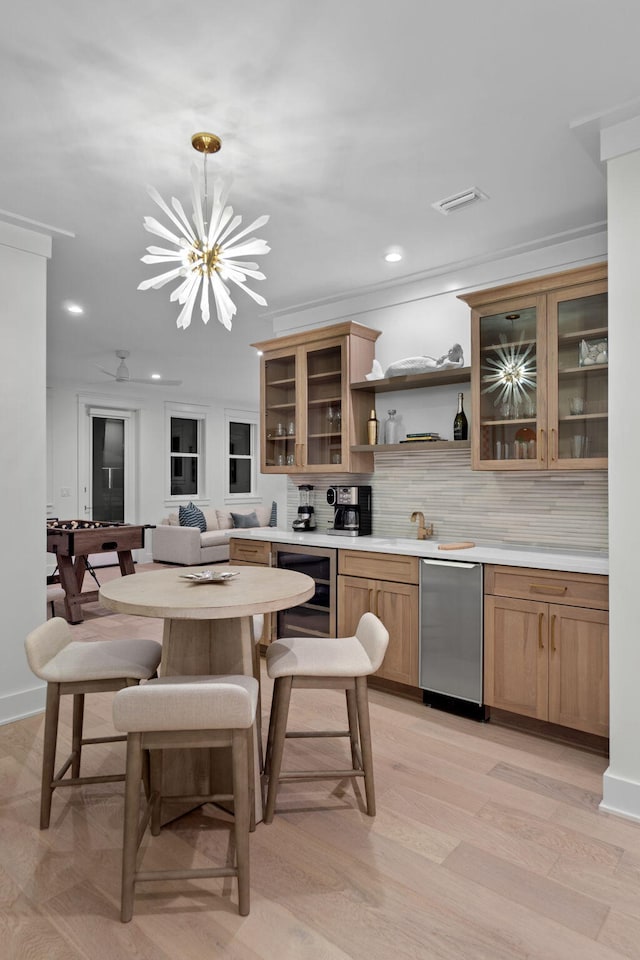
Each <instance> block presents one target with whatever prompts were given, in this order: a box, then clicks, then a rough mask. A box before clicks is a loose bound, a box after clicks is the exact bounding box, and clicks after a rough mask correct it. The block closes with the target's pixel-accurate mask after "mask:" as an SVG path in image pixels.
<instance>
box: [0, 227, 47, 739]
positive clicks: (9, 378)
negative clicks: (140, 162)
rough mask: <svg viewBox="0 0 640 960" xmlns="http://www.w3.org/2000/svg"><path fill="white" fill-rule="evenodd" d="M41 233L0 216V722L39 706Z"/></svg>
mask: <svg viewBox="0 0 640 960" xmlns="http://www.w3.org/2000/svg"><path fill="white" fill-rule="evenodd" d="M49 256H51V241H50V239H49V238H48V237H44V236H42V235H41V234H37V233H33V232H32V231H30V230H24V229H22V228H20V227H14V226H11V225H9V224H6V223H0V290H1V291H2V299H1V303H2V306H1V308H0V309H1V310H2V322H1V326H0V330H1V333H0V338H1V343H2V377H0V409H1V410H2V416H0V446H1V449H2V452H3V458H4V464H3V468H2V470H1V471H0V502H1V503H2V504H4V507H5V510H4V516H3V523H2V529H3V563H2V576H0V605H1V607H2V618H3V623H2V670H1V671H0V723H7V722H8V721H10V720H14V719H16V718H18V717H20V716H25V715H27V714H30V713H34V712H37V711H39V710H41V709H42V708H43V706H44V687H43V685H42V683H41V681H40V680H37V679H36V678H35V677H34V676H33V674H32V673H31V671H30V670H29V668H28V666H27V662H26V658H25V653H24V638H25V636H26V635H27V633H29V631H31V630H33V628H34V627H36V626H37V625H38V624H39V623H41V622H42V621H43V620H44V619H45V616H46V596H45V594H46V590H45V578H46V564H45V517H46V511H45V499H46V443H45V430H46V419H45V381H46V267H47V258H48V257H49Z"/></svg>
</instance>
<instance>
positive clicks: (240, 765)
mask: <svg viewBox="0 0 640 960" xmlns="http://www.w3.org/2000/svg"><path fill="white" fill-rule="evenodd" d="M250 738H251V741H252V740H253V729H252V728H251V727H250V728H249V729H248V730H234V731H233V746H232V758H233V759H232V763H233V808H234V834H235V843H236V863H237V868H238V912H239V913H240V916H241V917H246V916H247V915H248V913H249V822H250V818H251V814H250V806H251V805H250V799H249V797H250V793H251V791H250V788H249V778H250V777H251V778H253V771H252V770H250V768H249V756H250V754H251V753H252V752H253V751H252V749H251V748H250Z"/></svg>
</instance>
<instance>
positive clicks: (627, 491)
mask: <svg viewBox="0 0 640 960" xmlns="http://www.w3.org/2000/svg"><path fill="white" fill-rule="evenodd" d="M607 181H608V205H609V250H610V259H609V349H610V353H609V373H610V376H609V449H610V453H609V476H610V481H609V517H610V521H609V542H610V555H609V557H610V559H609V564H610V588H609V602H610V617H611V620H610V624H611V626H610V677H611V679H610V691H611V755H610V766H609V769H608V770H607V772H606V774H605V778H604V795H603V803H602V807H603V809H605V810H610V811H613V812H617V813H622V814H624V815H626V816H630V817H633V818H634V819H639V820H640V751H639V750H638V731H640V697H639V696H638V678H640V641H639V637H638V603H637V595H638V541H639V538H640V514H639V512H638V475H639V473H640V456H639V451H638V444H637V442H636V436H635V429H634V419H635V409H636V401H635V392H636V391H635V388H636V386H637V381H638V358H639V357H640V324H639V323H638V304H639V303H640V271H639V270H638V264H640V150H639V149H636V150H635V151H634V152H631V153H627V154H625V155H624V156H620V157H616V158H615V159H611V160H609V162H608V177H607Z"/></svg>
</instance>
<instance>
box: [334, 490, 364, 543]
mask: <svg viewBox="0 0 640 960" xmlns="http://www.w3.org/2000/svg"><path fill="white" fill-rule="evenodd" d="M327 503H328V504H329V505H330V506H332V507H333V508H334V515H333V529H330V530H327V533H333V534H336V535H337V536H340V537H368V536H370V535H371V487H329V489H328V490H327Z"/></svg>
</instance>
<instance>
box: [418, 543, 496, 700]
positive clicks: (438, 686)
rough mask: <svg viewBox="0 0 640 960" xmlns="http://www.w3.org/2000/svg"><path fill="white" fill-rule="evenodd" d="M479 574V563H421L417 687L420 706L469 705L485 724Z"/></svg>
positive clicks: (480, 574)
mask: <svg viewBox="0 0 640 960" xmlns="http://www.w3.org/2000/svg"><path fill="white" fill-rule="evenodd" d="M482 572H483V571H482V564H481V563H465V562H463V561H457V560H421V561H420V687H421V688H422V690H423V691H424V693H423V700H424V702H425V703H431V704H432V705H433V706H440V707H445V708H447V707H449V708H451V709H455V707H456V704H458V705H464V704H468V705H469V706H470V707H471V708H472V709H471V711H467V712H471V713H473V714H474V715H478V716H479V718H480V719H485V715H484V708H483V695H482V687H483V683H482V645H483V638H482V619H483V615H482V592H483V591H482ZM478 708H480V709H479V710H478Z"/></svg>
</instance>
